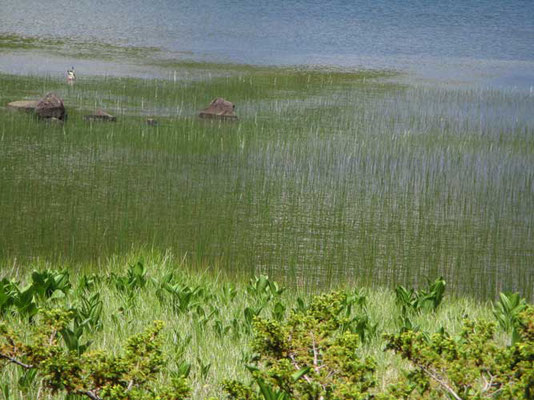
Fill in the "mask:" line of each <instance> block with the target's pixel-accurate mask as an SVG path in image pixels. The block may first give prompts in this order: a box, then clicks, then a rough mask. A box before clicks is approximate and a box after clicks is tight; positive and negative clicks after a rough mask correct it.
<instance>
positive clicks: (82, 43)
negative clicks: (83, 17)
mask: <svg viewBox="0 0 534 400" xmlns="http://www.w3.org/2000/svg"><path fill="white" fill-rule="evenodd" d="M160 50H161V49H159V48H156V47H133V46H126V45H125V46H121V45H116V44H111V43H103V42H95V41H88V40H86V39H79V38H69V39H68V40H66V39H65V38H60V37H38V36H22V35H17V34H14V33H3V34H2V33H0V53H2V52H12V51H18V52H20V51H40V52H46V53H47V54H53V55H56V56H65V57H68V58H70V59H91V60H93V59H99V60H117V59H118V58H120V59H136V60H138V61H139V60H140V59H145V60H148V59H149V58H150V57H154V56H155V55H157V54H158V53H159V52H160Z"/></svg>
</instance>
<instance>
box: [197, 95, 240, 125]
mask: <svg viewBox="0 0 534 400" xmlns="http://www.w3.org/2000/svg"><path fill="white" fill-rule="evenodd" d="M234 110H235V105H234V104H233V103H231V102H229V101H228V100H225V99H223V98H218V99H215V100H213V101H212V102H211V104H210V105H209V107H208V108H205V109H204V110H202V111H201V112H200V114H199V117H200V118H216V119H229V120H235V119H237V115H235V112H234Z"/></svg>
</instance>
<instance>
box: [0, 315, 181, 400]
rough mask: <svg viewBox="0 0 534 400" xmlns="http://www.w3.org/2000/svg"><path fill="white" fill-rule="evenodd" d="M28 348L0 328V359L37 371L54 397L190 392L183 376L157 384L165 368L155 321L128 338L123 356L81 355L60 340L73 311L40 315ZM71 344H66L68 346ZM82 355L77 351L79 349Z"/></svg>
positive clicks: (136, 398)
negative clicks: (65, 395) (58, 394)
mask: <svg viewBox="0 0 534 400" xmlns="http://www.w3.org/2000/svg"><path fill="white" fill-rule="evenodd" d="M40 316H41V319H40V321H39V322H38V323H37V324H36V325H35V326H34V329H33V331H32V333H31V335H30V337H31V338H30V341H29V343H26V342H25V341H23V340H22V339H21V338H20V336H19V335H18V334H17V333H15V332H13V331H12V330H11V329H10V328H9V327H8V326H7V325H6V324H5V323H3V322H2V323H1V324H0V340H1V341H0V358H1V359H3V360H5V361H7V362H9V363H12V364H16V365H18V366H20V367H22V368H23V369H25V370H35V371H37V374H38V375H39V376H40V377H41V378H42V383H43V386H44V387H45V388H46V389H48V390H49V391H50V392H51V393H60V392H63V393H66V394H68V395H81V396H85V397H87V398H90V399H92V400H100V399H110V400H126V399H128V400H151V399H154V400H156V399H158V400H180V399H184V398H187V397H188V395H189V393H190V389H189V386H188V384H187V382H186V380H185V378H183V377H176V376H175V377H173V378H171V379H169V382H167V383H161V382H156V380H157V378H158V377H159V373H160V372H161V370H162V368H163V367H164V366H165V358H164V357H163V354H162V351H161V341H160V338H159V335H160V332H161V329H162V328H163V323H162V322H161V321H156V322H154V323H153V324H152V325H151V326H150V327H148V328H147V329H146V330H145V331H144V332H142V333H140V334H138V335H134V336H132V337H130V338H129V339H128V340H127V342H126V345H125V348H124V352H123V353H122V354H119V355H114V354H109V353H107V352H105V351H102V350H100V351H99V350H96V351H90V352H80V351H72V350H69V348H68V347H64V346H63V345H62V342H61V341H60V340H58V339H59V335H60V334H61V335H63V337H65V333H64V332H65V330H66V329H68V328H67V326H68V324H69V322H71V320H72V319H73V315H72V313H71V312H68V311H62V310H51V311H41V313H40ZM66 342H67V343H68V341H66ZM78 350H79V349H78Z"/></svg>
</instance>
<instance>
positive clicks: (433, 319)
mask: <svg viewBox="0 0 534 400" xmlns="http://www.w3.org/2000/svg"><path fill="white" fill-rule="evenodd" d="M138 262H141V263H142V264H143V266H144V267H145V269H146V275H143V281H144V282H145V283H144V284H142V285H140V286H139V287H136V288H134V289H133V290H132V291H131V292H129V291H128V290H121V289H120V288H119V287H118V286H117V282H118V281H119V280H120V277H123V276H126V275H127V270H128V269H129V268H130V267H131V266H133V265H136V264H137V263H138ZM34 268H35V269H38V270H43V269H44V268H52V269H54V270H60V269H62V268H65V269H66V270H68V271H69V274H70V282H71V284H72V288H71V289H70V290H69V291H67V295H66V296H64V297H61V296H52V298H51V299H50V300H46V301H45V300H42V301H39V302H38V304H39V306H40V307H42V308H50V307H61V308H70V307H80V305H81V302H82V298H86V299H87V298H90V297H91V296H92V295H94V294H96V293H98V294H99V296H100V297H99V298H100V300H101V301H102V306H103V310H102V314H101V323H102V329H100V330H98V329H92V330H89V331H86V333H84V336H82V342H85V341H86V340H92V341H93V343H92V344H91V347H90V349H98V348H104V349H106V351H109V352H113V351H117V349H118V348H119V347H120V346H121V344H122V343H123V342H124V340H125V338H126V337H128V336H130V335H133V334H135V333H138V332H140V331H142V330H143V328H144V327H146V326H147V325H148V324H150V322H151V321H153V320H156V319H158V320H163V321H165V324H166V327H165V330H164V340H163V343H164V354H165V356H166V357H167V358H168V359H169V360H170V362H169V366H168V368H169V369H168V370H166V371H165V373H166V374H168V373H169V372H172V371H174V370H176V369H177V366H178V365H180V364H181V363H183V362H187V363H190V364H191V373H190V376H189V378H190V381H191V385H192V388H193V395H192V398H194V399H200V398H207V397H208V396H216V397H218V398H220V397H221V383H222V381H223V380H224V379H239V380H244V381H246V380H248V379H249V373H248V371H247V369H246V367H245V365H246V364H247V363H248V360H249V359H250V356H251V355H252V350H251V343H252V338H253V334H252V331H251V325H250V321H247V318H246V311H245V310H246V309H247V308H250V309H254V310H258V309H261V311H260V313H259V315H260V316H262V317H265V318H270V317H272V315H273V309H274V307H275V306H276V304H277V303H281V304H283V305H284V307H285V309H286V315H287V313H289V312H290V310H292V309H293V308H295V307H296V306H297V298H298V297H300V298H301V299H303V300H304V302H306V303H307V302H308V301H309V299H310V297H311V295H312V294H313V293H311V292H306V291H303V290H300V289H289V290H286V291H285V292H283V293H282V294H281V295H273V296H271V297H269V296H265V295H262V294H261V293H262V292H259V294H258V292H256V291H255V290H254V285H252V284H251V283H249V282H248V279H245V278H244V277H242V278H241V279H239V280H235V279H234V278H230V277H229V276H227V275H226V274H225V273H224V272H222V271H221V270H220V269H218V268H215V267H214V266H209V265H196V266H193V265H190V264H188V263H187V262H185V261H184V259H179V258H176V257H174V256H173V255H172V254H170V253H159V252H154V251H153V252H137V253H130V254H128V255H125V256H123V257H113V258H111V259H109V260H108V261H107V262H105V263H101V264H91V263H89V264H85V265H78V266H73V265H71V264H66V265H57V264H54V265H51V264H48V263H45V262H35V263H33V264H12V265H10V266H6V267H5V268H3V269H2V275H0V278H8V279H16V280H18V281H20V282H21V283H20V286H24V285H25V284H27V283H29V282H31V277H30V275H31V274H30V271H31V270H32V269H34ZM84 277H86V278H87V277H88V278H90V279H92V282H93V284H91V285H89V286H88V288H87V289H81V286H80V284H81V282H82V280H83V279H84ZM164 282H170V284H171V285H174V286H175V287H178V288H179V290H180V291H182V292H184V291H185V290H190V291H191V292H192V293H194V295H193V296H192V299H191V301H190V303H185V302H184V303H180V302H175V303H174V304H175V305H177V306H180V305H181V306H182V307H181V308H180V307H174V306H173V301H172V298H173V297H172V295H171V294H170V293H169V292H168V291H165V290H163V289H162V287H163V283H164ZM342 289H344V290H347V291H349V292H352V293H356V294H358V295H359V296H364V297H365V298H366V306H364V307H363V308H362V307H354V309H353V315H367V316H368V317H369V319H370V322H371V323H372V324H377V331H376V334H375V335H371V336H369V340H368V341H366V342H365V343H364V344H363V345H362V346H361V348H360V350H359V353H360V354H358V355H361V356H367V355H370V356H373V357H374V358H375V359H376V360H377V377H378V379H379V382H378V384H379V387H382V388H383V387H385V386H386V385H387V384H388V383H391V382H393V381H394V380H395V377H396V376H397V374H398V373H399V369H400V368H401V367H403V366H404V363H403V361H402V360H401V359H400V357H398V356H395V355H394V354H393V353H391V352H384V351H383V348H384V345H385V342H384V340H383V339H382V334H384V333H387V332H389V333H392V332H397V331H398V330H399V328H400V326H401V325H400V320H399V316H400V307H398V306H397V305H396V303H395V295H394V292H393V291H391V290H389V289H385V288H375V289H368V288H362V287H355V286H352V285H344V286H343V287H342ZM184 304H189V305H187V306H186V305H184ZM466 317H469V318H486V319H492V320H493V315H492V312H491V306H490V304H488V303H481V302H477V301H474V300H470V299H468V298H457V297H454V296H450V295H446V296H445V299H444V301H443V303H442V304H441V305H440V306H439V307H438V309H437V310H436V311H435V312H431V311H428V312H423V313H421V314H419V315H415V316H414V317H413V318H412V321H413V322H414V324H416V325H418V326H419V328H420V329H422V330H424V331H427V332H435V331H437V330H438V329H439V328H440V327H444V328H445V329H447V330H448V331H449V332H450V333H451V334H453V335H454V334H455V333H458V332H459V329H460V327H461V323H462V320H463V319H464V318H466ZM2 318H3V320H4V321H7V322H8V323H9V326H10V327H11V328H13V329H15V330H19V329H22V330H23V331H24V330H26V328H27V326H28V325H27V318H26V317H23V316H21V315H20V314H18V313H16V312H15V313H13V312H7V313H5V314H4V315H3V317H2ZM498 336H499V340H500V342H502V343H503V344H504V343H506V342H507V341H509V340H510V337H509V336H510V335H509V334H506V333H505V332H503V331H500V330H499V333H498ZM184 343H185V344H184ZM208 364H209V365H210V367H209V369H208V372H207V373H205V374H202V373H201V366H202V365H208ZM21 373H22V372H21V370H20V369H19V368H17V367H16V366H13V365H11V366H6V367H3V368H2V369H0V382H1V383H3V384H7V386H8V387H9V392H10V393H11V394H12V397H10V399H24V398H36V396H37V393H38V392H39V391H40V384H39V382H40V381H39V379H36V380H34V381H30V383H29V384H26V385H24V384H20V383H17V382H19V379H20V378H21ZM47 398H50V399H55V398H59V397H58V396H49V397H48V396H47Z"/></svg>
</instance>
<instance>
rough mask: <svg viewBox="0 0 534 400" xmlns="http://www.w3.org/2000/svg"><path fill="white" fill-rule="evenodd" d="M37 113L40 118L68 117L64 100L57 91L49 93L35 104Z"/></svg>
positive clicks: (62, 118)
mask: <svg viewBox="0 0 534 400" xmlns="http://www.w3.org/2000/svg"><path fill="white" fill-rule="evenodd" d="M35 113H36V114H37V115H38V116H39V117H40V118H57V119H61V120H64V119H65V118H66V117H67V113H66V111H65V106H64V105H63V100H61V99H60V98H59V97H58V96H57V95H56V94H55V93H48V94H47V95H46V96H45V97H43V98H42V99H41V100H39V102H38V103H37V105H36V106H35Z"/></svg>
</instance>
